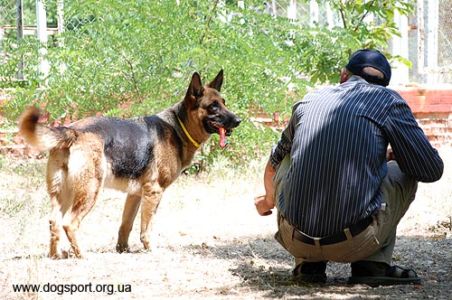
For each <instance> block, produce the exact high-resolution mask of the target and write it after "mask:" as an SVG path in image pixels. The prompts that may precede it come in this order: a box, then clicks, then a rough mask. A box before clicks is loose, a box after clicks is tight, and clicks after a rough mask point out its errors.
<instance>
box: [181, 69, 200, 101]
mask: <svg viewBox="0 0 452 300" xmlns="http://www.w3.org/2000/svg"><path fill="white" fill-rule="evenodd" d="M203 92H204V88H203V86H202V83H201V77H200V76H199V74H198V73H197V72H195V73H193V76H192V77H191V81H190V85H189V86H188V90H187V95H185V98H188V99H192V97H194V99H196V98H199V97H201V96H202V94H203Z"/></svg>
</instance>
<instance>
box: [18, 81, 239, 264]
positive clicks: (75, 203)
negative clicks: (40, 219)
mask: <svg viewBox="0 0 452 300" xmlns="http://www.w3.org/2000/svg"><path fill="white" fill-rule="evenodd" d="M222 80H223V73H222V72H220V73H219V74H218V75H217V77H216V78H215V80H214V81H212V82H211V83H210V84H209V85H206V86H204V87H203V86H202V85H201V81H200V78H199V75H197V73H195V74H194V75H193V77H192V81H191V82H190V86H189V88H188V91H187V94H186V96H185V98H184V100H183V101H181V102H180V103H178V104H176V105H174V106H173V107H171V108H169V109H167V110H165V111H163V112H162V113H160V114H158V115H157V116H152V117H154V118H153V119H146V120H144V121H143V120H140V121H137V123H136V124H138V125H137V126H141V127H136V128H138V129H140V128H144V127H143V126H145V128H146V129H147V130H148V131H149V134H150V135H152V137H149V138H148V137H146V139H149V145H150V146H152V152H151V153H150V154H151V156H152V159H149V161H147V160H145V159H146V158H145V157H141V156H140V157H141V158H142V159H143V160H145V161H147V163H146V165H145V167H144V168H143V170H142V171H140V172H139V176H133V175H130V176H126V175H121V176H118V174H115V166H113V165H112V164H113V163H119V164H121V163H122V162H121V161H118V158H115V157H118V156H117V155H119V154H120V153H119V152H118V153H119V154H117V153H116V152H115V153H113V154H115V155H116V156H114V155H113V156H109V155H106V153H107V152H106V151H107V150H106V147H107V145H106V138H105V136H107V137H109V135H108V133H103V134H104V136H103V135H102V134H100V132H99V131H98V128H102V129H103V130H105V131H107V132H108V131H109V128H110V127H112V126H118V125H115V124H116V123H117V122H116V121H114V120H111V119H102V122H104V123H105V124H107V125H109V126H105V124H104V123H101V121H100V119H98V118H87V119H83V120H80V121H78V122H75V123H73V124H72V125H70V126H68V127H57V128H50V127H47V126H43V125H41V124H39V123H38V119H39V116H40V112H39V110H38V109H36V108H29V109H28V110H26V111H25V112H24V113H23V115H22V117H21V119H20V121H19V128H20V133H21V134H22V135H23V136H24V137H25V140H26V141H27V142H28V143H30V144H31V145H33V146H35V147H37V148H38V149H40V150H42V151H46V150H49V161H48V165H47V187H48V193H49V195H50V201H51V207H52V212H51V216H50V236H51V237H50V253H49V255H50V257H52V258H60V257H64V256H67V252H60V251H59V249H58V241H59V240H60V236H61V229H63V230H64V232H65V233H66V236H67V238H68V240H69V242H70V245H71V249H72V251H73V253H74V255H75V256H76V257H81V251H80V248H79V246H78V243H77V238H76V234H75V233H76V231H77V229H78V228H79V226H80V223H81V221H82V219H83V218H84V217H85V216H86V215H87V214H88V212H89V211H90V210H91V208H92V207H93V206H94V204H95V202H96V200H97V199H98V197H99V194H100V191H101V189H102V187H104V186H105V187H109V188H113V189H117V190H121V191H124V192H126V193H127V194H128V195H127V199H126V202H125V205H124V211H123V215H122V224H121V226H120V228H119V234H118V243H117V246H116V249H117V251H119V252H123V251H127V250H128V238H129V234H130V231H131V229H132V226H133V221H134V219H135V216H136V215H137V212H138V209H139V206H140V204H141V234H140V239H141V242H142V243H143V246H144V248H145V249H149V247H150V243H149V238H148V235H149V229H150V223H151V219H152V217H153V215H154V213H155V212H156V209H157V207H158V205H159V203H160V200H161V197H162V193H163V191H164V190H165V189H166V188H167V187H168V186H169V185H170V184H171V183H172V182H173V181H174V180H175V179H176V178H177V177H178V176H179V174H180V172H181V170H182V169H183V168H185V167H187V166H188V165H189V163H190V162H191V160H192V158H193V155H194V153H195V152H196V150H197V148H196V147H195V146H194V145H193V144H192V143H191V142H190V140H189V139H188V137H187V136H186V135H185V134H184V133H183V131H182V130H181V127H180V126H179V124H178V118H180V119H182V120H183V124H184V125H185V127H186V128H187V130H188V131H189V133H190V135H191V136H192V137H193V138H194V139H195V140H196V141H198V142H199V143H203V142H205V141H206V140H207V139H208V138H209V136H210V134H211V133H213V132H208V131H207V129H206V125H205V123H206V122H207V123H209V121H205V120H206V118H211V119H209V120H213V119H212V118H213V117H212V113H210V115H209V111H210V109H211V108H210V107H211V105H212V103H214V102H215V103H217V104H218V105H219V106H220V109H221V110H222V111H223V114H224V115H225V116H227V117H228V118H232V119H231V120H232V122H233V124H232V125H230V124H229V125H228V124H226V123H227V122H226V121H224V120H222V119H221V118H219V117H218V120H220V121H216V120H217V119H215V121H210V123H209V124H210V125H212V124H214V125H215V124H220V125H221V126H224V127H226V128H228V129H231V128H233V127H235V126H237V125H238V123H240V120H239V119H238V118H236V117H235V115H234V114H232V113H231V112H229V111H228V110H227V109H226V108H225V106H224V100H223V98H222V97H221V95H220V93H219V90H220V87H221V83H222ZM234 118H236V119H235V120H234ZM115 122H116V123H115ZM228 122H230V120H229V121H228ZM154 123H155V124H154ZM134 124H135V123H132V121H131V122H129V123H120V126H122V127H124V128H126V129H127V128H128V127H130V128H132V129H135V127H134V126H135V125H134ZM220 125H215V126H220ZM92 126H98V128H97V129H93V128H94V127H92ZM96 130H97V131H96ZM210 131H212V130H210ZM111 136H112V137H114V138H115V139H118V138H117V137H115V136H114V135H113V134H111ZM138 140H139V139H138V138H137V141H138ZM137 145H138V144H137ZM132 150H134V149H132ZM138 150H139V149H138ZM112 151H114V150H112ZM118 151H122V149H119V150H118ZM129 167H130V168H132V169H133V167H134V166H129Z"/></svg>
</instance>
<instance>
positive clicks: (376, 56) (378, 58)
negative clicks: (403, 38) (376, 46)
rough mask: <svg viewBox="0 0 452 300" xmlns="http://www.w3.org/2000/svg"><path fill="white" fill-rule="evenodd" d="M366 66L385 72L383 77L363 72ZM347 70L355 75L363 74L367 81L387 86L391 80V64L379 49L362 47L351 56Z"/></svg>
mask: <svg viewBox="0 0 452 300" xmlns="http://www.w3.org/2000/svg"><path fill="white" fill-rule="evenodd" d="M365 67H372V68H375V69H377V70H379V71H380V72H381V73H383V75H384V77H383V78H378V77H376V76H372V75H369V74H366V73H364V72H363V69H364V68H365ZM345 68H347V70H349V71H350V72H352V73H353V74H355V75H358V76H361V77H362V78H364V79H365V80H366V81H368V82H370V83H374V84H378V85H382V86H387V85H388V84H389V81H390V80H391V66H390V65H389V62H388V60H387V59H386V57H385V56H384V55H383V54H382V53H381V52H380V51H378V50H372V49H361V50H358V51H356V52H355V53H353V54H352V56H351V57H350V60H349V61H348V64H347V65H346V66H345Z"/></svg>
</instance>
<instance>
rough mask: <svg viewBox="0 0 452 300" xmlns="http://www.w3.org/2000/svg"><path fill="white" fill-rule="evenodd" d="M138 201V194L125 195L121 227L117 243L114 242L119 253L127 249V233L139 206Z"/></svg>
mask: <svg viewBox="0 0 452 300" xmlns="http://www.w3.org/2000/svg"><path fill="white" fill-rule="evenodd" d="M140 201H141V197H140V196H136V195H127V199H126V203H125V205H124V211H123V212H122V223H121V227H119V233H118V243H117V244H116V251H118V252H119V253H122V252H128V251H129V243H128V241H129V234H130V231H131V230H132V227H133V221H134V220H135V217H136V215H137V212H138V208H139V207H140Z"/></svg>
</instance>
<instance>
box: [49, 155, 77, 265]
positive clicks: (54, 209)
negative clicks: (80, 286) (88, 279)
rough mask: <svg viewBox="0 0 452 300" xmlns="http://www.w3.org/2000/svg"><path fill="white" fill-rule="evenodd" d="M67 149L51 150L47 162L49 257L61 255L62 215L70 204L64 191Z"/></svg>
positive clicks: (56, 257)
mask: <svg viewBox="0 0 452 300" xmlns="http://www.w3.org/2000/svg"><path fill="white" fill-rule="evenodd" d="M67 156H68V153H67V151H64V150H52V151H50V155H49V162H48V164H47V191H48V193H49V196H50V206H51V213H50V219H49V225H50V250H49V257H50V258H53V259H58V258H61V257H62V254H61V253H60V251H59V249H58V242H59V241H60V234H61V226H62V220H63V215H64V213H65V212H66V211H67V209H68V207H69V206H70V200H71V199H70V195H68V194H67V193H66V192H65V181H66V180H67Z"/></svg>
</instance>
